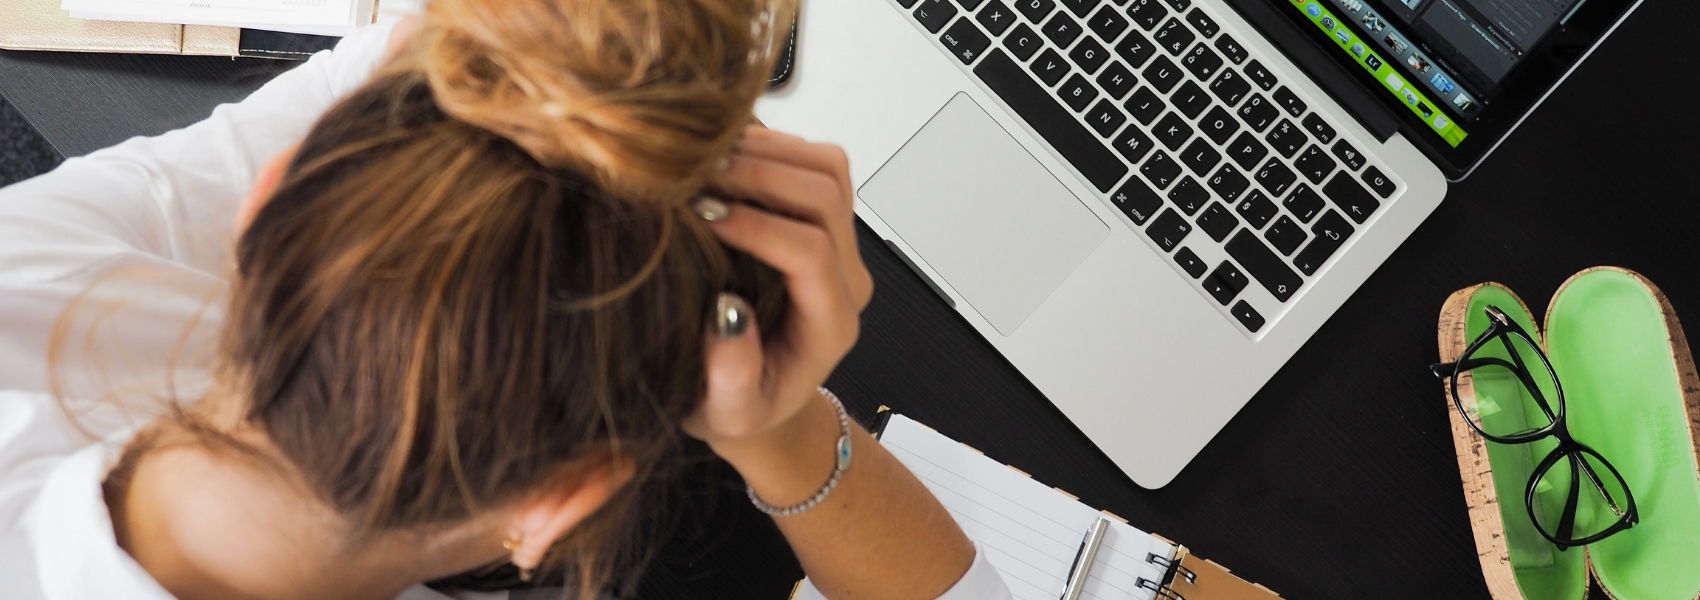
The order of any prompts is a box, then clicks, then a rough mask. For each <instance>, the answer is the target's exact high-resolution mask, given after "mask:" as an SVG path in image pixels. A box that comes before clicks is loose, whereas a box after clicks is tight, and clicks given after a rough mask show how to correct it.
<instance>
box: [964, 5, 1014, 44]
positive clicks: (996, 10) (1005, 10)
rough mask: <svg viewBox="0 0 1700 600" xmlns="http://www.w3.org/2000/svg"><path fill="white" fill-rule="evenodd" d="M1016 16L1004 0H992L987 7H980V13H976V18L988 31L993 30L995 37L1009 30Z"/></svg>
mask: <svg viewBox="0 0 1700 600" xmlns="http://www.w3.org/2000/svg"><path fill="white" fill-rule="evenodd" d="M1015 18H1016V17H1015V11H1013V10H1010V8H1009V6H1008V5H1005V4H1004V3H1003V0H992V1H991V3H989V4H987V5H986V6H985V8H981V9H980V13H979V14H977V15H974V20H976V21H979V22H980V26H981V27H985V28H986V31H990V32H992V35H993V36H994V37H995V36H1000V35H1003V32H1005V31H1009V26H1010V25H1014V24H1015Z"/></svg>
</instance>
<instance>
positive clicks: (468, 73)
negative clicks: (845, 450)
mask: <svg viewBox="0 0 1700 600" xmlns="http://www.w3.org/2000/svg"><path fill="white" fill-rule="evenodd" d="M786 5H787V1H786V0H622V1H620V2H606V1H604V0H501V1H489V0H434V1H433V2H432V3H431V4H430V9H429V11H430V12H429V15H428V17H427V19H426V21H425V24H424V26H423V28H422V30H421V31H420V33H419V34H418V37H417V38H416V39H415V40H414V42H413V43H412V44H411V45H410V46H408V47H407V48H406V49H405V50H403V52H402V53H401V56H399V57H398V59H397V60H396V61H395V62H394V64H392V65H391V66H390V67H389V68H387V69H385V70H384V71H383V72H382V73H380V75H379V76H378V77H377V78H375V79H374V80H373V81H372V82H371V83H370V84H368V85H366V86H365V87H364V88H362V89H361V90H359V91H358V92H356V93H354V94H353V95H352V96H351V97H349V98H348V99H346V100H344V101H343V102H341V103H340V104H339V105H338V106H337V107H335V108H334V109H333V110H331V111H330V112H329V113H328V114H327V115H326V116H325V117H324V118H323V119H322V120H321V121H320V122H319V123H318V124H317V125H316V126H315V127H314V128H313V130H312V132H311V133H310V134H309V135H308V137H307V139H306V140H305V141H304V142H303V143H302V144H301V146H300V147H299V149H298V150H297V151H296V152H295V154H294V157H293V158H292V160H291V161H290V162H289V164H288V167H287V168H286V169H284V171H283V173H282V174H281V176H280V177H279V178H278V181H277V183H276V186H275V187H274V188H272V189H271V190H269V191H268V192H267V193H264V194H262V196H263V198H264V204H263V206H260V207H258V208H257V210H255V211H254V213H253V216H252V218H251V220H250V221H249V222H248V223H247V225H246V230H245V232H244V233H243V235H242V236H241V239H240V241H239V243H238V247H237V264H238V269H239V274H238V277H237V278H236V281H235V284H234V288H233V300H232V308H231V312H230V313H229V317H228V320H227V324H226V336H225V344H224V346H223V356H222V359H223V364H222V365H221V377H222V384H223V388H224V389H225V390H226V391H227V392H229V395H230V396H231V397H232V398H237V399H239V400H238V402H239V403H240V408H241V411H240V412H241V413H242V420H243V424H244V426H246V427H251V428H252V429H254V430H256V431H258V432H261V433H263V434H265V436H266V438H267V441H268V443H269V445H271V446H273V447H274V448H275V450H276V452H277V453H278V454H279V455H281V457H282V458H283V459H284V460H285V461H286V462H287V463H288V466H289V467H290V470H291V471H292V472H293V473H294V474H295V475H297V476H298V478H299V479H300V480H301V481H302V483H303V484H304V485H305V486H306V487H308V488H309V489H311V490H312V491H313V492H314V493H315V495H317V496H318V497H320V498H322V499H323V500H324V501H325V502H326V503H327V504H328V505H329V506H331V507H332V508H334V509H335V510H336V511H337V512H338V513H339V514H341V515H343V517H344V518H345V519H346V520H347V522H348V525H349V529H350V531H351V532H352V535H354V536H356V537H358V536H361V535H372V534H377V533H383V532H388V531H425V530H430V529H432V528H446V527H453V526H456V525H459V524H462V523H465V522H467V521H468V520H469V519H473V518H475V517H477V516H479V515H481V514H483V513H485V512H487V511H491V510H494V509H498V508H503V507H513V506H532V505H533V504H537V503H538V502H542V504H538V506H545V507H547V506H553V505H551V504H549V502H548V499H549V498H555V499H556V500H560V498H563V497H565V496H562V495H563V494H565V495H569V496H570V495H571V493H572V492H574V491H580V490H581V488H584V487H586V485H588V484H587V483H586V482H589V481H593V480H594V481H599V482H605V483H607V484H608V485H607V486H606V487H607V490H606V491H607V494H604V496H611V499H608V501H607V505H606V506H604V507H602V509H601V511H600V512H599V513H597V514H596V515H595V516H594V517H593V518H590V519H588V520H586V521H584V522H582V523H579V522H576V520H575V521H574V522H571V523H555V524H553V525H550V524H542V523H540V520H546V519H542V517H538V518H537V519H533V521H539V522H532V521H527V522H526V523H518V524H515V525H514V526H513V528H514V533H515V534H516V535H519V536H537V537H541V538H547V539H541V540H532V542H531V543H530V545H528V546H527V548H528V550H526V551H527V552H534V553H541V552H542V551H544V550H547V549H550V548H553V550H552V552H553V553H554V554H556V555H558V556H562V557H567V558H570V559H572V561H573V563H574V564H573V565H572V568H570V569H569V570H570V571H571V572H573V573H575V574H577V575H580V576H584V577H589V578H591V579H590V580H588V581H586V582H585V583H587V584H594V583H597V582H596V581H595V580H594V578H595V577H597V576H598V575H600V574H602V573H604V572H606V571H607V570H608V569H609V567H610V566H611V564H612V563H613V562H614V561H617V560H619V559H621V558H622V557H621V556H618V555H614V554H610V553H608V552H599V551H597V550H599V549H606V548H607V547H609V545H610V543H611V542H613V541H616V540H618V539H620V538H622V537H623V536H624V534H625V532H626V531H628V530H629V522H628V519H627V517H630V516H631V515H632V513H633V512H634V506H633V503H634V502H635V501H637V499H638V497H639V494H637V493H636V490H637V489H638V486H639V485H641V483H642V482H644V481H649V480H650V479H651V478H650V477H648V475H649V474H651V473H652V472H653V471H654V470H655V469H656V468H657V467H658V466H661V465H664V464H665V461H666V459H667V458H668V457H669V456H671V455H672V453H673V452H675V451H676V450H677V448H678V446H679V444H680V442H681V434H680V432H679V423H680V422H681V420H683V418H684V417H685V416H686V415H687V414H688V413H689V412H690V411H691V410H692V409H693V408H694V406H695V403H696V398H697V397H698V393H699V391H700V389H701V386H702V381H703V365H702V357H701V355H702V351H703V347H704V346H703V345H704V335H705V331H706V328H707V323H708V320H707V319H708V315H709V314H710V309H711V307H712V306H713V304H714V301H715V299H716V296H717V295H718V293H719V292H721V291H737V292H739V293H741V294H743V295H745V296H746V297H749V298H751V299H752V300H755V301H756V305H757V306H756V308H757V314H758V320H762V321H765V322H778V319H777V315H775V313H776V312H777V311H778V310H779V307H781V306H783V298H781V297H780V294H781V292H780V291H779V290H780V287H779V285H778V280H777V277H776V276H774V275H773V274H772V273H771V272H770V271H768V270H766V269H765V268H762V267H760V266H759V265H756V264H755V263H754V262H753V261H751V260H749V259H748V258H747V257H743V256H741V255H735V254H733V253H730V252H728V251H727V250H726V249H725V248H724V247H723V246H722V245H721V244H719V243H718V242H717V241H715V238H714V237H713V236H712V235H711V234H710V233H708V231H707V230H706V229H705V228H704V227H703V226H702V224H701V223H700V222H699V220H698V219H697V218H695V217H694V216H693V215H692V214H691V210H690V208H689V205H690V200H691V199H692V198H693V197H694V195H695V193H696V192H697V191H698V190H700V189H701V188H702V187H703V186H704V183H705V181H707V179H708V177H709V176H710V175H711V174H712V173H713V172H714V170H715V169H716V167H717V165H718V164H719V162H720V160H721V157H723V156H725V155H726V154H727V153H728V152H729V151H730V149H731V148H732V146H733V145H734V144H735V143H736V140H737V136H738V135H739V132H740V131H741V130H742V129H743V127H744V125H745V124H746V123H748V122H749V120H750V118H751V114H750V111H751V108H752V106H753V104H754V101H755V98H756V96H757V95H758V94H759V93H760V92H761V90H762V89H764V85H763V84H764V82H765V80H766V74H767V73H768V72H769V69H770V67H771V62H770V60H769V59H768V54H769V53H768V51H767V50H768V49H769V48H770V47H771V45H772V43H773V39H774V38H775V35H776V33H777V32H775V31H774V30H773V28H772V26H771V23H773V22H774V21H775V19H774V17H775V15H778V14H788V7H787V6H786ZM628 479H634V480H635V481H636V482H638V483H634V484H630V485H628V484H626V483H625V482H626V481H627V480H628ZM552 494H553V495H554V496H551V495H552ZM539 498H542V499H544V500H542V501H540V500H538V499H539ZM527 503H531V504H527ZM556 504H559V502H556ZM596 505H598V506H600V505H601V502H600V501H599V502H597V503H596ZM592 508H595V506H592ZM544 512H547V511H544ZM534 516H535V515H534ZM551 527H553V529H551ZM566 529H571V530H572V532H571V533H570V534H564V535H563V534H562V531H564V530H566ZM557 537H562V538H563V539H564V540H566V542H565V543H564V544H552V543H551V542H553V541H555V539H556V538H557ZM516 552H517V551H516Z"/></svg>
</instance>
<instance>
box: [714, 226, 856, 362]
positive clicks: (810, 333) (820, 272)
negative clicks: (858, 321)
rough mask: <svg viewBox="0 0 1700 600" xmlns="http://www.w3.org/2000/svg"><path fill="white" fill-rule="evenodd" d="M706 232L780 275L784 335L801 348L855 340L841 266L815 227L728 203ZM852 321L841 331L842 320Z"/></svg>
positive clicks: (825, 235)
mask: <svg viewBox="0 0 1700 600" xmlns="http://www.w3.org/2000/svg"><path fill="white" fill-rule="evenodd" d="M709 229H710V230H711V231H713V232H714V234H715V235H716V236H717V237H719V238H720V239H721V241H724V242H725V243H726V244H727V245H729V246H732V247H733V248H737V249H739V250H742V251H744V252H746V253H748V254H750V255H751V256H753V257H755V258H756V259H757V260H760V261H762V262H764V263H766V264H767V265H769V266H771V267H773V268H774V269H776V270H778V271H779V272H780V273H781V274H783V275H784V276H785V285H786V291H787V292H789V294H790V296H791V309H792V310H791V311H790V315H791V319H792V321H791V322H790V323H787V327H786V334H787V335H788V336H791V335H796V336H798V339H797V342H798V343H799V344H801V345H803V346H804V347H809V346H811V345H817V344H818V345H822V349H832V348H834V347H836V346H837V345H838V342H841V341H842V340H841V338H844V337H846V334H849V337H851V338H853V337H854V334H855V332H854V328H855V327H854V321H855V312H856V311H854V310H852V307H851V306H852V305H851V302H852V300H851V296H850V293H849V287H848V282H847V281H846V279H845V273H844V270H843V265H842V263H841V262H840V261H839V259H838V257H837V256H836V254H837V250H836V249H835V248H834V246H833V242H832V236H831V235H830V234H828V233H826V230H824V229H822V228H821V227H819V226H817V225H812V224H808V223H805V222H802V221H797V220H794V219H790V218H786V217H783V216H780V215H776V214H773V213H770V212H767V211H764V210H762V209H760V208H757V207H754V206H749V205H733V206H731V207H730V209H729V210H728V211H727V212H726V214H725V216H724V217H722V218H720V219H719V220H717V221H714V222H712V223H710V224H709ZM846 321H849V322H851V325H850V327H849V329H850V331H845V330H844V329H845V322H846Z"/></svg>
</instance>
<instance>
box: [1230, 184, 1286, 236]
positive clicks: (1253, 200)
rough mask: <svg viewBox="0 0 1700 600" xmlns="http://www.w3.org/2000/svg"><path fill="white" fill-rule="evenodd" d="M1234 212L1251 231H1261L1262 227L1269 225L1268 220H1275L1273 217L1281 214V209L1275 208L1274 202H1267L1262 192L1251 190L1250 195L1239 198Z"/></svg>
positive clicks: (1266, 197) (1267, 198)
mask: <svg viewBox="0 0 1700 600" xmlns="http://www.w3.org/2000/svg"><path fill="white" fill-rule="evenodd" d="M1234 210H1235V211H1236V212H1238V213H1240V218H1243V219H1245V222H1246V224H1247V225H1250V226H1251V228H1252V229H1263V226H1264V225H1268V224H1269V220H1270V219H1273V218H1275V215H1276V214H1277V213H1280V212H1281V209H1279V208H1276V207H1275V203H1274V202H1270V201H1269V197H1268V196H1265V195H1263V192H1260V191H1258V190H1252V191H1251V193H1249V194H1246V195H1245V197H1244V198H1241V199H1240V203H1239V205H1238V206H1235V207H1234Z"/></svg>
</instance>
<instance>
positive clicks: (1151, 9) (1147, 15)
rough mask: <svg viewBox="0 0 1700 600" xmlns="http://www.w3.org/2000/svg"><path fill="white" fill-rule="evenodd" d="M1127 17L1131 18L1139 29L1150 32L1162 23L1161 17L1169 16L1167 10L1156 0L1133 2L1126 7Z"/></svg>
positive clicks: (1137, 0)
mask: <svg viewBox="0 0 1700 600" xmlns="http://www.w3.org/2000/svg"><path fill="white" fill-rule="evenodd" d="M1127 16H1129V17H1132V18H1133V22H1134V23H1135V24H1137V25H1139V28H1140V29H1144V30H1146V31H1151V30H1152V29H1153V28H1156V27H1157V24H1158V23H1162V22H1163V17H1167V16H1169V9H1167V8H1163V4H1162V3H1160V2H1158V1H1157V0H1133V5H1132V6H1129V7H1127Z"/></svg>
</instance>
